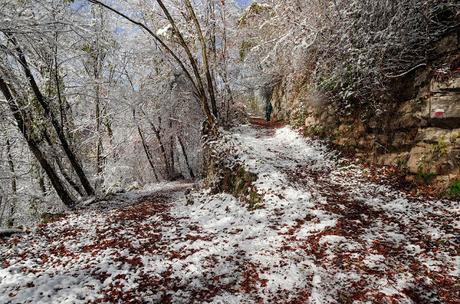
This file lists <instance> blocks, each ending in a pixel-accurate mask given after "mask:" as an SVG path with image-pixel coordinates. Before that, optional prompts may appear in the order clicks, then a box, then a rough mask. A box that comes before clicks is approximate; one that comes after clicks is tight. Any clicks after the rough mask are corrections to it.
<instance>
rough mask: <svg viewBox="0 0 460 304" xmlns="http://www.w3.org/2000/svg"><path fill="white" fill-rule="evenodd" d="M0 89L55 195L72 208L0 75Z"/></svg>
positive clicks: (65, 191)
mask: <svg viewBox="0 0 460 304" xmlns="http://www.w3.org/2000/svg"><path fill="white" fill-rule="evenodd" d="M0 91H1V92H2V94H3V96H5V98H6V100H7V102H8V106H9V108H10V110H11V112H12V113H13V116H14V118H15V120H16V123H17V126H18V128H19V131H20V132H21V133H22V135H23V136H24V138H25V140H26V142H27V145H28V146H29V149H30V151H31V152H32V154H33V155H34V156H35V158H36V159H37V161H38V162H39V163H40V165H41V166H42V168H43V170H44V171H45V173H46V175H47V176H48V178H49V180H50V181H51V184H52V185H53V188H54V189H55V190H56V193H57V195H58V196H59V198H60V199H61V201H62V202H63V203H64V205H66V206H68V207H70V208H73V207H74V206H75V200H74V199H73V198H72V196H71V194H70V193H69V192H68V191H67V189H66V188H65V187H64V185H63V183H62V181H61V180H60V178H59V176H58V174H57V173H56V171H55V170H54V168H53V167H52V165H51V164H50V163H49V162H48V160H47V159H46V157H45V155H44V154H43V152H42V151H41V150H40V148H39V145H38V143H37V142H36V141H35V139H33V138H32V136H30V135H29V130H28V126H27V125H26V123H25V121H24V119H23V115H22V114H24V113H23V112H22V111H21V109H19V107H18V106H17V105H16V103H15V99H14V97H13V95H12V94H11V91H10V89H9V88H8V85H7V84H6V82H5V81H4V80H3V79H2V78H1V77H0Z"/></svg>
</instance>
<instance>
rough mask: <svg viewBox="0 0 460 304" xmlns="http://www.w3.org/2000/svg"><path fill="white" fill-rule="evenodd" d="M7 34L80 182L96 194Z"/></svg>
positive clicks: (14, 41) (12, 37) (21, 52)
mask: <svg viewBox="0 0 460 304" xmlns="http://www.w3.org/2000/svg"><path fill="white" fill-rule="evenodd" d="M6 36H7V37H8V39H9V40H10V41H11V42H12V43H13V45H14V46H15V48H16V53H17V55H18V61H19V63H20V64H21V66H22V68H23V70H24V73H25V75H26V77H27V79H28V81H29V84H30V86H31V88H32V91H33V93H34V95H35V97H36V98H37V101H38V102H39V103H40V105H41V107H42V108H43V111H44V112H45V115H46V116H47V117H48V118H49V119H50V121H51V124H52V125H53V127H54V129H55V131H56V133H57V136H58V139H59V141H60V142H61V145H62V148H63V150H64V152H65V153H66V155H67V158H68V159H69V161H70V163H71V165H72V167H73V169H74V170H75V173H76V174H77V176H78V178H79V179H80V182H81V183H82V185H83V188H84V189H85V191H86V193H87V194H88V195H94V189H93V187H92V186H91V184H90V182H89V180H88V178H87V177H86V174H85V172H84V171H83V168H82V166H81V165H80V163H79V161H78V158H77V156H76V155H75V153H74V152H73V151H72V149H71V148H70V145H69V142H68V141H67V139H66V137H65V134H64V131H63V129H62V126H61V125H60V124H59V122H58V120H57V119H56V117H55V115H54V113H53V112H52V111H51V109H50V106H49V103H48V101H47V100H46V98H45V97H44V96H43V94H42V93H41V91H40V89H39V87H38V85H37V83H36V81H35V78H34V76H33V74H32V72H31V70H30V68H29V65H28V63H27V60H26V57H25V55H24V53H23V51H22V49H21V48H20V46H19V44H18V42H17V40H16V38H15V37H14V36H13V35H11V34H9V33H7V34H6Z"/></svg>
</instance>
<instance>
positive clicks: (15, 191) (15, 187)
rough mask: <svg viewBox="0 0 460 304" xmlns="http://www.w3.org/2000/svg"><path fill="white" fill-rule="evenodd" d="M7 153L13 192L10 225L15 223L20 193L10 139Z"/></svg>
mask: <svg viewBox="0 0 460 304" xmlns="http://www.w3.org/2000/svg"><path fill="white" fill-rule="evenodd" d="M6 155H7V158H8V167H9V168H10V173H11V192H12V194H13V199H12V200H11V203H10V219H9V220H8V226H10V227H11V226H13V225H14V217H13V216H14V213H15V212H16V200H17V194H18V185H17V179H16V170H15V168H14V161H13V155H12V154H11V143H10V140H9V139H7V140H6Z"/></svg>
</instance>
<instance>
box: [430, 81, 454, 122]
mask: <svg viewBox="0 0 460 304" xmlns="http://www.w3.org/2000/svg"><path fill="white" fill-rule="evenodd" d="M430 90H431V92H432V96H431V98H430V99H429V103H428V110H429V113H430V119H431V125H432V126H437V127H441V128H450V129H453V128H460V75H458V74H457V75H456V76H454V77H451V78H450V79H448V80H445V81H439V80H433V81H432V82H431V88H430Z"/></svg>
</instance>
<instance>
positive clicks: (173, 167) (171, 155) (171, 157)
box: [169, 117, 176, 178]
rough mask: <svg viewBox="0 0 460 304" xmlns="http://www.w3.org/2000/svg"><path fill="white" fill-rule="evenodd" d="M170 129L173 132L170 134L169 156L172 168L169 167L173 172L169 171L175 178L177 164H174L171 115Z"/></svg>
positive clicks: (170, 120)
mask: <svg viewBox="0 0 460 304" xmlns="http://www.w3.org/2000/svg"><path fill="white" fill-rule="evenodd" d="M169 130H170V132H171V135H170V136H169V157H170V158H169V159H170V162H169V163H170V164H171V165H170V168H169V170H170V171H171V172H169V176H171V177H173V178H174V177H175V175H176V168H175V164H174V163H175V162H174V137H173V135H172V131H171V130H172V119H171V117H169Z"/></svg>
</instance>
